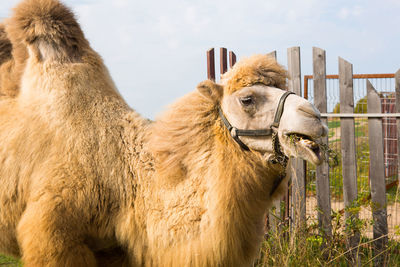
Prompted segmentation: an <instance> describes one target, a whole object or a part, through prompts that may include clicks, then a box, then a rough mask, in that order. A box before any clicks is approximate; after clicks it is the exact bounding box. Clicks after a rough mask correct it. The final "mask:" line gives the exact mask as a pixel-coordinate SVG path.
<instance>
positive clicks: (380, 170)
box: [367, 80, 388, 266]
mask: <svg viewBox="0 0 400 267" xmlns="http://www.w3.org/2000/svg"><path fill="white" fill-rule="evenodd" d="M381 108H382V106H381V99H380V97H379V95H378V93H377V92H376V90H375V88H374V87H373V86H372V84H371V82H370V81H369V80H367V111H368V113H380V112H381ZM368 138H369V151H372V153H369V162H370V163H369V182H370V188H371V201H372V218H373V220H374V225H373V233H374V239H376V240H375V241H374V243H373V246H374V256H376V258H375V259H374V265H375V266H385V253H384V251H385V249H386V244H387V242H388V237H387V234H388V223H387V211H386V186H385V163H384V155H383V134H382V118H368Z"/></svg>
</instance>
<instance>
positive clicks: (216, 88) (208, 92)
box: [197, 80, 223, 101]
mask: <svg viewBox="0 0 400 267" xmlns="http://www.w3.org/2000/svg"><path fill="white" fill-rule="evenodd" d="M197 90H199V92H200V93H201V94H202V95H204V96H205V97H207V98H210V99H212V100H213V101H219V100H220V99H221V98H222V95H223V87H222V86H221V85H219V84H217V83H215V82H213V81H211V80H206V81H203V82H201V83H199V84H198V85H197Z"/></svg>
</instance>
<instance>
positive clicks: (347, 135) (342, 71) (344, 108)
mask: <svg viewBox="0 0 400 267" xmlns="http://www.w3.org/2000/svg"><path fill="white" fill-rule="evenodd" d="M339 89H340V112H341V113H353V112H354V98H353V65H352V64H350V63H349V62H347V61H346V60H344V59H342V58H340V57H339ZM340 126H341V127H340V136H341V152H342V176H343V197H344V204H345V207H350V206H351V205H354V204H355V201H356V199H357V172H356V170H357V160H356V145H355V135H354V134H355V133H354V132H355V129H354V118H340ZM345 219H346V221H354V220H357V219H358V213H355V212H354V209H353V210H352V211H351V212H349V210H348V209H346V211H345ZM346 229H347V230H348V232H349V233H353V234H349V235H348V240H347V241H348V243H347V245H348V247H349V249H351V248H355V247H357V245H358V243H359V241H360V233H359V232H357V231H353V230H354V229H350V227H349V225H346ZM357 254H358V253H357V249H353V250H352V253H350V259H349V260H351V261H352V263H351V264H352V265H358V264H359V260H358V255H357Z"/></svg>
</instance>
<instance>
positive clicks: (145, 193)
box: [0, 0, 327, 267]
mask: <svg viewBox="0 0 400 267" xmlns="http://www.w3.org/2000/svg"><path fill="white" fill-rule="evenodd" d="M5 32H6V33H7V37H8V38H9V39H10V41H11V43H12V45H13V49H14V45H15V46H17V45H20V47H22V45H23V46H24V47H23V49H22V48H21V49H22V51H26V53H27V57H26V60H25V62H24V63H23V64H24V68H23V70H22V72H21V75H18V73H17V74H15V75H16V76H17V77H16V78H15V79H17V78H18V81H19V82H18V93H17V94H16V95H15V96H12V97H11V96H9V97H5V98H2V99H1V100H0V140H1V141H0V142H1V143H0V144H1V145H0V252H1V253H4V254H8V255H13V256H15V257H21V258H22V261H23V262H24V266H27V267H31V266H250V265H251V263H252V261H253V259H254V258H255V257H256V256H257V251H258V247H259V244H260V242H261V240H262V237H263V219H264V216H265V213H266V211H267V210H268V208H269V206H270V204H271V201H272V200H273V199H274V198H277V197H279V196H281V195H282V193H283V192H284V191H285V189H286V186H287V179H288V176H287V175H286V169H287V168H288V167H287V159H288V158H291V157H301V158H304V159H306V160H308V161H310V162H312V163H315V164H319V163H321V161H322V160H323V156H322V154H323V153H322V152H321V150H320V149H319V146H318V144H317V140H318V139H319V138H320V137H321V136H325V135H326V134H327V127H326V126H325V125H324V124H323V123H321V120H320V114H319V112H318V111H317V110H316V109H315V108H314V106H313V105H312V104H310V103H309V102H308V101H306V100H304V99H303V98H301V97H299V96H296V95H294V94H288V93H287V90H286V89H287V88H286V79H287V72H286V71H285V69H284V68H283V67H282V66H281V65H279V64H278V63H277V62H276V61H275V60H274V59H272V58H270V57H268V56H266V55H254V56H251V57H248V58H244V59H241V60H240V61H238V62H237V64H235V66H234V67H233V68H232V69H231V70H229V71H228V72H227V73H226V74H225V75H224V76H223V78H222V79H221V82H220V83H216V82H214V81H210V80H206V81H203V82H201V83H200V84H198V86H197V87H196V90H194V91H192V92H190V93H188V94H187V95H185V96H183V97H182V98H181V99H178V100H177V101H176V102H175V103H174V104H172V105H171V106H170V107H168V108H167V109H166V110H165V111H164V112H163V113H162V114H161V115H160V116H159V117H158V118H157V119H156V120H155V121H154V122H150V121H149V120H148V119H146V118H144V117H142V116H141V115H140V114H138V113H137V112H136V111H134V110H133V109H131V108H130V107H129V106H128V105H127V104H126V102H125V101H124V99H123V98H122V96H121V95H120V93H119V92H118V90H117V89H116V87H115V85H114V83H113V81H112V79H111V77H110V75H109V73H108V70H107V68H106V67H105V66H104V64H103V61H102V59H101V57H100V56H99V55H98V54H97V53H96V52H95V51H93V50H92V49H91V47H90V45H89V43H88V41H87V40H86V39H85V37H84V34H83V32H82V31H81V28H80V26H79V24H78V23H77V21H76V20H75V18H74V15H73V13H72V12H71V11H70V10H69V9H68V8H67V7H66V6H64V5H63V4H62V3H60V2H59V1H57V0H23V1H22V2H21V3H20V4H19V5H17V7H16V8H15V9H14V12H13V15H12V16H11V18H9V19H7V20H6V22H5ZM15 42H16V43H15ZM13 56H14V54H13ZM13 60H16V59H15V58H14V59H13ZM291 136H297V137H299V138H298V139H293V138H291ZM293 140H295V141H293Z"/></svg>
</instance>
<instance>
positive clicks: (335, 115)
mask: <svg viewBox="0 0 400 267" xmlns="http://www.w3.org/2000/svg"><path fill="white" fill-rule="evenodd" d="M321 117H323V118H353V117H355V118H390V117H392V118H400V113H321Z"/></svg>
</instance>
